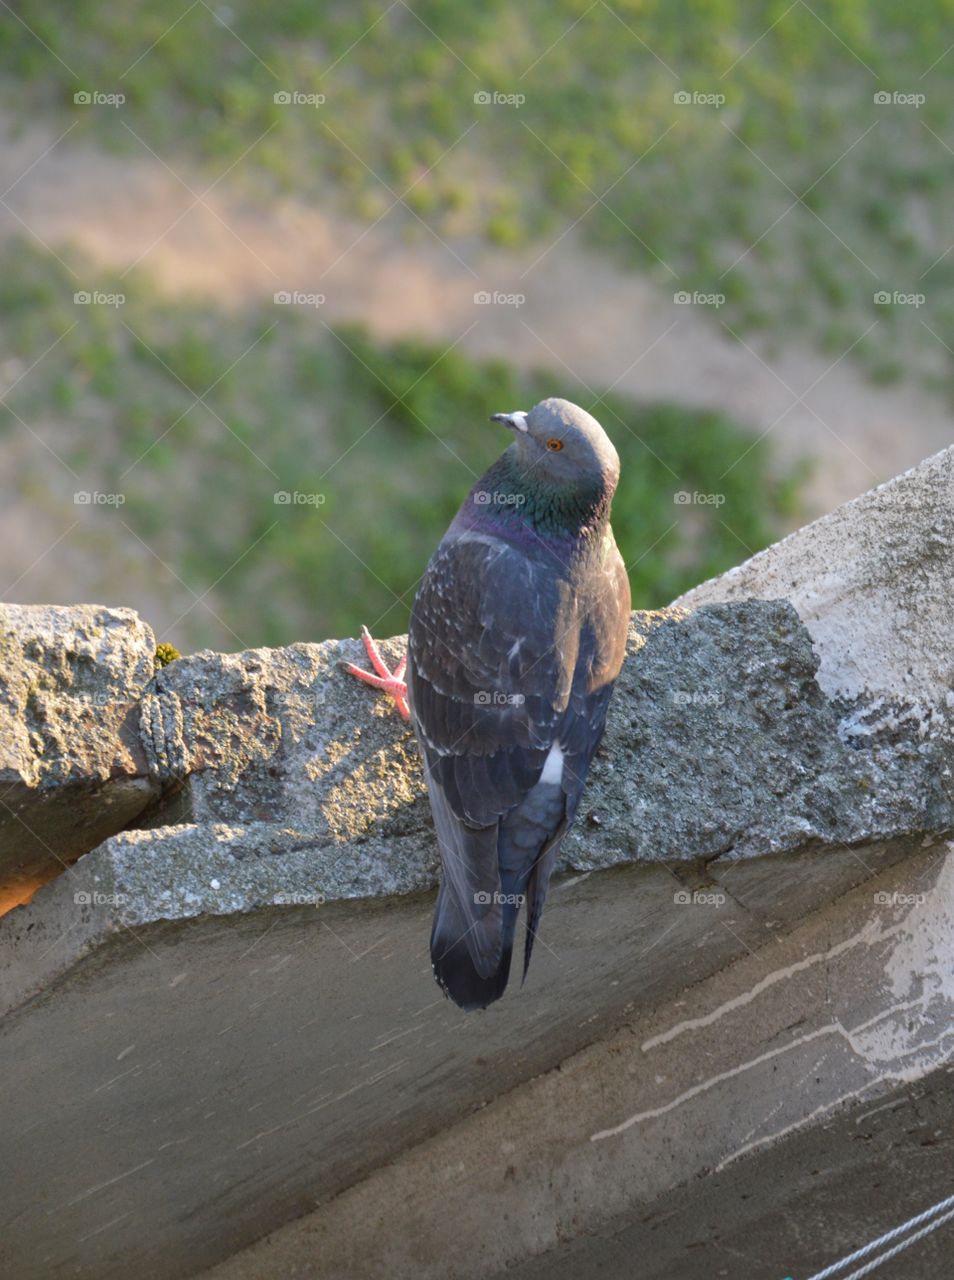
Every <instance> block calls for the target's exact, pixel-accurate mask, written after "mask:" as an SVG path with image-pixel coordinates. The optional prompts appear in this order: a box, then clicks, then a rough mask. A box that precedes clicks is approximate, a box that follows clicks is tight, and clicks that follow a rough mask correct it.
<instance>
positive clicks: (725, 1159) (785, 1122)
mask: <svg viewBox="0 0 954 1280" xmlns="http://www.w3.org/2000/svg"><path fill="white" fill-rule="evenodd" d="M952 902H954V847H952V846H950V845H947V846H945V845H936V846H933V847H931V848H929V849H926V850H923V851H921V852H919V853H917V854H914V855H912V856H911V857H909V858H908V859H907V860H906V861H905V862H904V863H903V864H902V865H899V866H897V867H895V868H893V869H891V870H890V871H887V872H885V873H884V874H883V875H882V876H881V877H879V878H878V879H877V880H875V881H872V882H870V883H868V884H866V885H865V886H864V887H863V888H859V889H858V890H856V891H855V892H854V893H852V894H850V895H848V896H847V897H845V898H843V899H841V900H840V901H839V902H837V903H834V904H833V905H831V906H830V907H829V908H827V909H826V910H824V911H822V912H820V913H819V914H817V915H815V916H813V917H812V918H811V919H810V920H808V921H806V922H805V923H804V924H803V925H802V926H801V927H800V928H798V929H796V930H795V931H794V932H792V933H791V934H790V935H789V936H787V937H781V936H779V937H777V938H775V939H774V940H773V942H772V944H771V945H770V946H768V947H766V948H765V949H763V950H761V951H759V952H757V953H753V954H750V955H745V956H744V957H743V958H741V959H740V960H739V961H738V962H737V963H735V964H734V965H732V966H731V967H730V968H729V969H727V970H725V971H724V972H721V973H718V974H716V975H713V976H712V977H711V978H709V979H708V980H706V981H704V982H702V983H700V984H699V985H697V986H694V987H693V988H692V989H691V990H689V991H686V992H684V993H683V995H682V996H681V997H680V998H679V999H677V1000H674V1001H671V1002H666V1003H665V1004H661V1005H660V1006H659V1007H658V1008H657V1009H656V1010H655V1011H654V1012H644V1013H639V1014H637V1016H636V1017H634V1018H633V1019H632V1020H631V1021H629V1022H628V1023H627V1025H626V1026H624V1027H623V1028H622V1029H621V1030H620V1031H619V1032H618V1033H617V1034H615V1035H612V1036H609V1037H607V1038H606V1039H604V1040H602V1041H600V1042H599V1043H595V1044H592V1045H590V1046H589V1047H588V1048H587V1049H585V1050H583V1051H582V1052H581V1053H579V1054H577V1055H575V1056H574V1057H572V1058H570V1059H568V1060H565V1061H563V1062H562V1063H561V1065H560V1067H559V1069H558V1070H556V1071H553V1072H549V1073H547V1074H546V1075H544V1076H541V1077H539V1078H537V1079H534V1080H532V1081H530V1082H528V1083H527V1084H525V1085H523V1086H521V1087H519V1088H517V1089H515V1090H514V1091H513V1092H511V1093H510V1094H509V1095H507V1096H506V1097H503V1098H500V1099H498V1101H497V1102H496V1103H495V1104H493V1105H492V1106H489V1107H487V1108H486V1109H483V1110H481V1111H478V1112H476V1113H475V1114H472V1115H470V1116H469V1117H467V1118H465V1119H462V1120H461V1122H460V1123H459V1124H457V1125H456V1126H454V1127H453V1128H451V1129H449V1130H448V1131H446V1132H444V1133H441V1134H439V1135H438V1136H436V1137H435V1138H433V1139H432V1140H430V1141H428V1142H426V1143H424V1144H422V1145H421V1146H420V1147H418V1148H416V1149H415V1150H413V1151H410V1152H408V1153H407V1154H406V1155H405V1156H403V1157H402V1158H401V1159H399V1160H397V1161H395V1162H394V1163H392V1164H390V1165H389V1166H387V1167H385V1168H382V1169H380V1170H378V1171H377V1172H376V1173H375V1174H373V1175H372V1176H371V1177H370V1178H369V1179H367V1180H366V1181H364V1182H362V1183H360V1184H358V1185H356V1186H354V1187H352V1188H351V1189H350V1190H349V1191H347V1192H345V1193H344V1194H342V1195H340V1196H338V1197H336V1198H335V1199H334V1200H332V1201H330V1202H329V1203H328V1204H325V1205H323V1206H321V1207H320V1208H318V1209H317V1210H315V1211H314V1212H313V1213H312V1214H310V1215H309V1216H307V1217H305V1218H303V1219H301V1220H300V1221H299V1222H295V1223H291V1224H289V1226H287V1227H285V1228H283V1229H282V1230H281V1231H279V1232H276V1233H274V1234H273V1235H271V1236H269V1237H267V1238H266V1239H264V1240H262V1241H260V1242H259V1243H258V1244H257V1245H255V1246H254V1247H253V1248H252V1249H250V1250H247V1251H246V1252H245V1253H243V1254H240V1255H238V1256H236V1257H235V1258H233V1259H232V1260H230V1261H229V1262H226V1263H224V1264H222V1265H221V1266H219V1267H216V1268H214V1269H213V1270H212V1271H210V1272H209V1273H207V1274H208V1277H209V1280H213V1278H214V1280H271V1277H273V1276H276V1275H281V1276H286V1277H298V1278H300V1280H305V1278H306V1277H319V1276H320V1277H323V1278H325V1277H335V1280H352V1278H353V1280H358V1277H361V1278H362V1280H364V1278H367V1280H374V1278H375V1277H380V1278H381V1280H384V1277H390V1276H394V1275H401V1276H403V1275H407V1276H410V1275H415V1276H419V1277H421V1280H428V1278H430V1277H433V1280H477V1277H487V1276H493V1275H496V1274H497V1273H498V1272H499V1271H503V1270H504V1269H505V1268H507V1274H508V1275H509V1274H515V1275H519V1276H522V1275H524V1274H526V1275H528V1276H530V1275H534V1276H536V1275H544V1274H553V1273H554V1268H553V1264H552V1263H551V1262H549V1261H548V1259H547V1257H546V1256H545V1255H546V1251H548V1250H551V1249H555V1248H557V1247H558V1246H559V1245H560V1244H561V1242H564V1241H570V1240H578V1241H579V1244H578V1246H577V1247H576V1248H573V1249H569V1250H568V1251H567V1253H566V1262H565V1266H564V1268H563V1269H562V1270H561V1272H560V1274H565V1275H567V1276H577V1275H579V1276H583V1275H591V1274H592V1275H596V1274H606V1273H605V1272H600V1271H599V1267H598V1265H594V1266H593V1267H592V1269H591V1268H589V1267H588V1266H587V1265H586V1260H587V1246H586V1237H587V1236H588V1235H589V1234H591V1233H597V1234H599V1233H600V1232H601V1229H602V1228H605V1227H607V1224H610V1223H613V1229H614V1230H616V1231H622V1230H623V1229H624V1228H625V1227H626V1224H629V1223H632V1224H634V1225H633V1227H632V1228H631V1230H632V1231H633V1232H634V1233H635V1232H636V1228H637V1226H638V1224H639V1223H640V1222H641V1221H643V1220H645V1219H647V1217H648V1216H649V1215H650V1213H651V1212H652V1211H653V1207H654V1206H658V1208H656V1209H655V1216H656V1217H659V1216H661V1215H664V1214H665V1211H666V1201H665V1199H664V1197H665V1196H666V1195H667V1193H669V1192H670V1191H671V1190H672V1189H674V1188H676V1187H679V1186H686V1184H689V1183H691V1182H692V1180H693V1179H696V1178H698V1177H699V1176H700V1175H703V1174H705V1175H708V1176H710V1177H711V1176H712V1175H713V1173H715V1174H718V1173H719V1171H721V1170H723V1169H728V1168H729V1167H730V1166H732V1165H734V1163H735V1162H736V1161H738V1160H740V1158H741V1157H744V1156H749V1155H751V1154H753V1153H755V1152H758V1151H761V1150H763V1149H768V1148H769V1147H773V1146H774V1145H775V1144H779V1143H781V1144H782V1145H781V1146H780V1147H778V1149H777V1152H776V1155H775V1157H774V1167H776V1168H777V1167H778V1166H779V1165H780V1164H784V1154H781V1155H780V1154H779V1153H784V1142H785V1140H786V1138H787V1137H788V1136H789V1135H791V1134H795V1133H797V1132H799V1131H801V1130H804V1129H807V1128H810V1127H811V1126H812V1125H813V1124H817V1123H819V1122H820V1121H821V1120H823V1119H824V1118H825V1117H827V1116H829V1115H831V1114H833V1113H834V1112H835V1111H836V1110H839V1109H844V1108H846V1107H851V1106H854V1107H860V1106H861V1104H864V1105H865V1107H867V1104H869V1103H870V1102H872V1101H873V1100H875V1099H878V1098H880V1097H882V1096H883V1095H887V1094H888V1093H889V1091H890V1090H891V1089H892V1088H893V1087H895V1086H896V1085H897V1084H899V1083H901V1082H910V1081H915V1080H918V1079H921V1078H922V1077H925V1076H927V1075H929V1074H930V1073H931V1072H932V1071H933V1070H935V1069H937V1068H938V1067H940V1066H942V1065H943V1064H945V1063H947V1062H948V1061H949V1059H950V1055H951V1049H952V1047H954V979H952V975H951V965H950V956H951V954H952V953H954V911H952ZM657 936H658V935H657ZM674 962H675V961H674V960H672V961H670V963H674ZM889 1182H890V1179H889ZM948 1189H949V1188H948ZM944 1190H945V1188H944V1187H943V1186H942V1187H940V1188H938V1189H936V1193H935V1195H934V1197H933V1198H936V1197H937V1196H939V1195H941V1194H943V1192H944ZM888 1197H889V1201H891V1203H893V1202H894V1200H895V1197H894V1195H893V1187H892V1188H889V1189H888ZM768 1198H769V1199H770V1200H771V1197H768ZM765 1199H766V1196H765V1194H764V1193H763V1197H762V1203H763V1208H764V1202H765ZM925 1202H926V1203H930V1198H927V1199H926V1201H925ZM874 1203H880V1201H879V1200H878V1199H877V1197H876V1198H875V1201H874ZM866 1207H867V1208H868V1209H869V1210H870V1209H871V1208H872V1207H873V1204H869V1205H868V1206H866ZM745 1212H746V1210H745V1208H744V1206H742V1207H740V1206H739V1205H738V1204H737V1202H730V1203H729V1204H728V1205H727V1216H726V1220H725V1221H724V1222H723V1223H721V1224H720V1226H721V1227H722V1228H723V1229H724V1230H726V1231H730V1230H731V1229H732V1227H733V1222H734V1219H735V1217H737V1216H739V1215H740V1214H745ZM912 1212H913V1210H912ZM619 1215H624V1217H623V1218H622V1219H619V1220H616V1219H618V1216H619ZM897 1216H898V1215H897V1214H895V1217H894V1218H892V1217H891V1214H890V1206H889V1209H888V1219H887V1224H888V1225H890V1224H891V1222H892V1221H894V1220H896V1219H897ZM614 1220H616V1221H614ZM488 1224H495V1225H494V1227H493V1229H489V1226H488ZM858 1231H859V1236H857V1237H856V1238H855V1243H857V1242H858V1241H859V1239H860V1240H864V1239H866V1238H867V1237H868V1235H870V1232H866V1228H865V1226H864V1219H862V1221H861V1222H860V1223H859V1226H858ZM703 1234H704V1233H703ZM697 1238H698V1236H697ZM790 1240H791V1237H790ZM823 1243H824V1241H820V1240H819V1239H818V1238H817V1237H815V1238H814V1239H805V1240H803V1241H802V1242H801V1250H800V1251H798V1250H796V1248H795V1247H794V1246H793V1247H792V1248H791V1251H790V1252H789V1253H787V1255H786V1257H785V1260H784V1263H782V1264H780V1265H785V1266H786V1267H788V1268H792V1269H794V1268H795V1266H796V1265H799V1264H800V1263H801V1260H802V1258H804V1257H805V1256H806V1254H807V1255H808V1256H817V1254H818V1251H819V1246H820V1245H821V1244H823ZM848 1247H851V1246H848ZM606 1252H607V1251H606V1250H605V1249H604V1250H603V1252H602V1254H601V1255H599V1256H598V1258H597V1262H598V1261H599V1257H600V1256H601V1257H604V1258H605V1255H606ZM664 1253H665V1244H664V1243H663V1242H657V1243H656V1245H655V1249H654V1252H653V1254H651V1255H650V1256H649V1257H647V1259H646V1261H645V1273H646V1274H647V1275H652V1276H659V1277H662V1276H667V1277H668V1276H672V1275H679V1276H680V1277H681V1276H684V1275H688V1274H689V1271H688V1269H686V1268H687V1266H688V1263H687V1259H686V1255H685V1254H684V1253H682V1254H680V1253H679V1252H678V1251H677V1250H671V1251H670V1252H669V1256H668V1259H664V1262H665V1265H662V1266H659V1265H657V1263H658V1262H659V1261H660V1258H659V1257H657V1256H656V1255H657V1254H659V1255H663V1254H664ZM534 1255H542V1256H541V1257H540V1265H539V1266H530V1265H528V1266H526V1267H523V1266H517V1267H516V1270H513V1271H511V1269H510V1268H512V1267H514V1265H515V1264H517V1263H522V1262H524V1261H525V1260H527V1259H528V1258H531V1257H533V1256H534ZM834 1256H837V1254H835V1255H834ZM561 1257H563V1254H562V1253H558V1254H557V1258H558V1259H559V1258H561ZM629 1257H630V1264H631V1262H632V1254H630V1255H629ZM831 1257H832V1254H831V1252H830V1251H829V1256H828V1260H829V1261H830V1260H831ZM699 1261H700V1268H699V1269H696V1270H693V1271H692V1275H693V1276H695V1275H697V1274H698V1275H699V1276H702V1275H714V1274H724V1275H733V1276H743V1275H744V1276H751V1277H755V1276H756V1275H763V1274H773V1273H772V1272H770V1271H766V1270H764V1269H763V1268H762V1267H760V1266H759V1265H755V1266H752V1260H751V1257H749V1259H748V1261H746V1260H745V1257H744V1256H743V1258H741V1259H736V1260H735V1263H734V1265H733V1266H732V1267H730V1268H729V1270H725V1271H720V1270H719V1269H718V1265H717V1262H716V1260H715V1259H714V1257H713V1255H712V1254H711V1252H708V1256H707V1257H706V1258H705V1259H700V1260H699ZM642 1265H643V1264H642V1263H641V1271H640V1274H642V1273H643V1271H642ZM667 1267H668V1268H670V1269H667ZM778 1274H783V1273H782V1272H779V1273H778ZM899 1274H900V1273H899ZM904 1274H905V1275H908V1274H910V1275H912V1276H913V1275H915V1274H917V1275H919V1276H920V1275H925V1274H927V1273H926V1272H922V1271H917V1272H904Z"/></svg>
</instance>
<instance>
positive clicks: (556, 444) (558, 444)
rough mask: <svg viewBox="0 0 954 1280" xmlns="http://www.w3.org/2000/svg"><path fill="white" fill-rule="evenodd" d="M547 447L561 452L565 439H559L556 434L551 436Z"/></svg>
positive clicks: (555, 451)
mask: <svg viewBox="0 0 954 1280" xmlns="http://www.w3.org/2000/svg"><path fill="white" fill-rule="evenodd" d="M547 448H548V449H552V450H553V452H554V453H559V452H560V450H561V449H562V448H563V441H562V440H558V439H557V438H556V436H551V437H550V439H549V440H548V441H547Z"/></svg>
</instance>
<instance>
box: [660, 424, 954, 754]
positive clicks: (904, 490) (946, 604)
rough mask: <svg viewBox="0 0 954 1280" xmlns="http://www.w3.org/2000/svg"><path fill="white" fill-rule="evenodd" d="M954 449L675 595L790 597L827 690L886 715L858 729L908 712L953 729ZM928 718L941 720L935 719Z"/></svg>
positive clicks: (924, 727)
mask: <svg viewBox="0 0 954 1280" xmlns="http://www.w3.org/2000/svg"><path fill="white" fill-rule="evenodd" d="M952 584H954V447H952V448H950V449H945V450H943V452H941V453H938V454H936V455H935V456H934V457H933V458H928V459H926V460H925V461H924V462H922V463H921V464H920V465H919V466H917V467H915V468H914V469H913V470H911V471H907V472H905V473H904V475H900V476H897V477H896V478H895V479H894V480H890V481H889V482H888V483H887V484H882V485H879V486H878V487H877V488H876V489H872V490H871V491H870V492H869V493H865V494H862V496H861V497H860V498H856V499H855V500H854V501H853V502H848V503H846V504H845V505H844V506H843V507H839V508H838V510H837V511H833V512H832V513H831V514H830V515H827V516H823V517H822V519H820V520H816V521H815V522H814V523H813V524H809V525H806V526H805V528H804V529H799V530H798V531H797V532H796V533H793V534H790V535H789V537H787V538H784V539H783V540H782V541H781V542H777V543H776V544H775V545H774V546H772V547H769V548H768V549H767V550H766V551H762V552H760V553H759V554H758V555H756V556H753V557H752V558H751V559H750V560H746V561H745V562H744V563H743V564H740V565H739V566H738V567H737V568H735V569H730V570H729V572H728V573H724V574H722V576H721V577H718V578H713V579H712V580H711V581H709V582H703V583H702V584H701V585H700V586H698V587H694V588H693V589H692V590H691V591H689V592H687V593H686V595H684V596H681V597H680V599H679V600H677V601H676V604H677V605H685V606H689V607H693V608H694V607H696V606H698V605H700V604H710V603H712V602H714V601H726V600H747V599H752V598H759V599H772V598H778V597H782V598H785V599H787V600H790V601H791V602H792V604H793V605H794V606H795V608H796V609H797V610H798V614H799V616H800V617H801V619H802V621H803V622H804V623H805V625H806V626H807V627H808V630H809V633H810V635H811V637H812V641H813V643H814V645H815V649H816V651H817V653H818V655H819V657H820V659H821V665H820V669H819V672H818V680H819V684H820V685H821V687H822V689H824V691H825V692H826V693H827V694H828V695H829V696H830V697H832V698H841V699H844V700H846V701H847V702H854V701H855V700H857V699H859V698H861V697H863V696H864V697H866V698H867V699H868V700H869V702H868V709H869V713H870V712H871V711H872V710H874V709H875V708H874V704H875V701H876V700H877V699H881V700H882V702H881V704H880V708H879V709H880V715H879V716H877V717H874V716H871V715H870V714H869V716H868V717H865V719H864V721H863V723H861V724H860V725H859V726H858V728H859V730H860V731H861V732H866V733H868V734H869V735H870V734H871V733H874V732H877V731H878V730H879V729H880V731H881V732H882V733H889V732H890V731H891V730H893V729H894V728H896V727H898V722H901V721H904V720H910V721H913V722H914V723H915V724H916V725H917V727H918V729H919V731H920V732H921V733H930V732H932V731H935V730H940V731H941V732H949V731H950V712H951V709H952V706H954V694H952V688H954V657H952V650H951V619H952V616H954V610H952V590H954V586H952ZM932 721H936V723H935V724H934V725H933V726H932Z"/></svg>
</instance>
